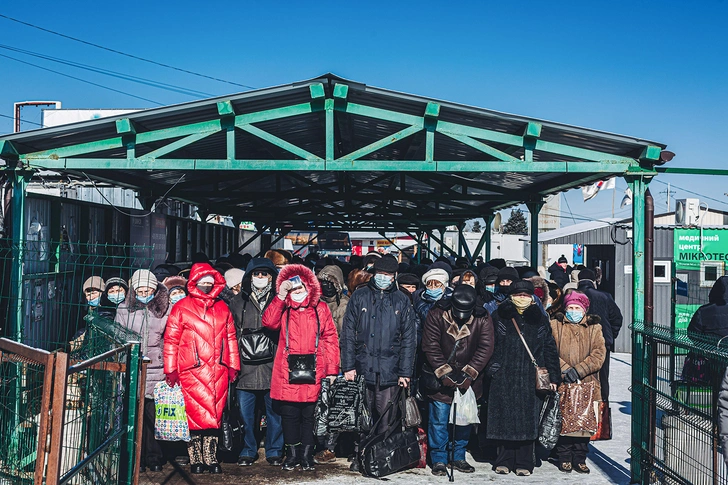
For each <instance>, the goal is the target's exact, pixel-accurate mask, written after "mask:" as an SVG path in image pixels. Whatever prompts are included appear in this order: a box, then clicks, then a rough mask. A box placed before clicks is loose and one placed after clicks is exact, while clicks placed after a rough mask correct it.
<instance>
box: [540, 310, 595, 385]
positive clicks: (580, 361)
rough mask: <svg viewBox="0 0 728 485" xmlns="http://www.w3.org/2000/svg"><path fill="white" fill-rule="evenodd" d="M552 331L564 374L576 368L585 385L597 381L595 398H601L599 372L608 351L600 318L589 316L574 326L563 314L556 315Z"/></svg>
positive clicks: (552, 323)
mask: <svg viewBox="0 0 728 485" xmlns="http://www.w3.org/2000/svg"><path fill="white" fill-rule="evenodd" d="M551 332H552V333H553V335H554V340H556V348H557V349H558V350H559V363H560V364H561V372H564V371H566V370H568V369H569V368H571V367H573V368H575V369H576V371H577V372H578V373H579V378H580V379H581V380H582V382H591V381H594V382H595V384H596V392H595V393H594V395H595V396H601V385H600V383H599V369H601V368H602V365H603V364H604V359H605V358H606V355H607V350H606V347H605V345H604V336H603V335H602V326H601V325H600V324H599V317H598V316H597V315H587V316H586V317H585V318H584V319H583V320H582V322H581V323H571V322H569V321H568V320H566V318H565V317H564V315H563V314H562V313H557V314H556V315H554V318H553V319H552V320H551Z"/></svg>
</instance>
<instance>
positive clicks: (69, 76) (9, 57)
mask: <svg viewBox="0 0 728 485" xmlns="http://www.w3.org/2000/svg"><path fill="white" fill-rule="evenodd" d="M0 57H5V58H6V59H12V60H13V61H16V62H20V63H21V64H27V65H28V66H33V67H37V68H38V69H42V70H44V71H48V72H52V73H54V74H58V75H60V76H64V77H67V78H70V79H75V80H76V81H81V82H82V83H86V84H90V85H92V86H96V87H99V88H102V89H108V90H109V91H113V92H115V93H119V94H123V95H126V96H131V97H132V98H136V99H141V100H142V101H147V102H149V103H153V104H157V105H159V106H164V105H163V104H162V103H160V102H158V101H154V100H153V99H149V98H144V97H142V96H137V95H136V94H131V93H127V92H126V91H121V90H119V89H114V88H110V87H109V86H104V85H103V84H98V83H95V82H92V81H88V80H86V79H82V78H80V77H76V76H71V75H70V74H66V73H64V72H60V71H55V70H53V69H49V68H47V67H43V66H39V65H38V64H33V63H32V62H27V61H23V60H21V59H17V58H15V57H12V56H7V55H5V54H0Z"/></svg>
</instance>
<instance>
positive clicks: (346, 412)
mask: <svg viewBox="0 0 728 485" xmlns="http://www.w3.org/2000/svg"><path fill="white" fill-rule="evenodd" d="M329 393H330V394H329V396H330V399H329V415H328V430H329V431H330V432H344V431H357V432H360V431H362V429H361V426H362V422H361V414H362V410H363V408H364V407H365V405H366V402H365V399H366V380H365V379H364V376H363V375H357V376H356V377H355V378H354V380H353V381H347V380H346V379H344V377H343V376H339V377H337V378H336V380H335V381H334V384H333V385H332V386H331V389H330V391H329ZM368 430H369V429H368V428H367V429H366V430H365V431H368Z"/></svg>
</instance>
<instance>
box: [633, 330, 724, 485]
mask: <svg viewBox="0 0 728 485" xmlns="http://www.w3.org/2000/svg"><path fill="white" fill-rule="evenodd" d="M633 331H634V332H635V334H636V339H637V340H638V342H640V345H637V346H635V350H634V355H633V365H634V366H635V373H636V379H633V386H632V393H633V400H632V402H633V404H634V406H635V408H636V409H633V420H634V422H633V435H632V450H631V451H632V459H633V460H638V463H639V465H640V466H639V469H640V476H638V477H634V478H636V479H638V481H639V482H640V483H643V484H647V483H667V484H681V485H719V484H720V485H724V484H728V473H727V470H726V466H725V461H724V456H723V454H722V450H721V446H720V442H719V430H718V411H717V399H718V392H719V391H720V384H721V381H722V379H723V376H724V373H725V370H726V366H728V347H726V346H723V348H721V347H720V346H719V344H720V343H721V342H719V339H718V338H714V337H710V336H700V335H695V334H690V335H689V334H688V332H687V330H686V329H675V328H674V327H667V326H660V325H649V324H648V325H643V324H642V323H639V324H635V325H633ZM722 343H725V342H722Z"/></svg>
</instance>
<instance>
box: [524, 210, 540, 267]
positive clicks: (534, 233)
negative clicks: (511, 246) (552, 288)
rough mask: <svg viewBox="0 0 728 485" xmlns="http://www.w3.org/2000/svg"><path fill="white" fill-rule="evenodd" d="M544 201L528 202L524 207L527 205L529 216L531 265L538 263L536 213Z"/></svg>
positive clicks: (534, 265)
mask: <svg viewBox="0 0 728 485" xmlns="http://www.w3.org/2000/svg"><path fill="white" fill-rule="evenodd" d="M543 205H544V203H543V202H542V201H539V202H529V203H527V204H526V207H528V211H529V213H530V216H531V228H530V230H531V234H530V238H531V244H530V248H529V249H530V251H531V266H532V267H534V268H535V267H536V266H537V265H538V250H539V245H538V232H539V231H538V214H539V212H541V208H542V207H543Z"/></svg>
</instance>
